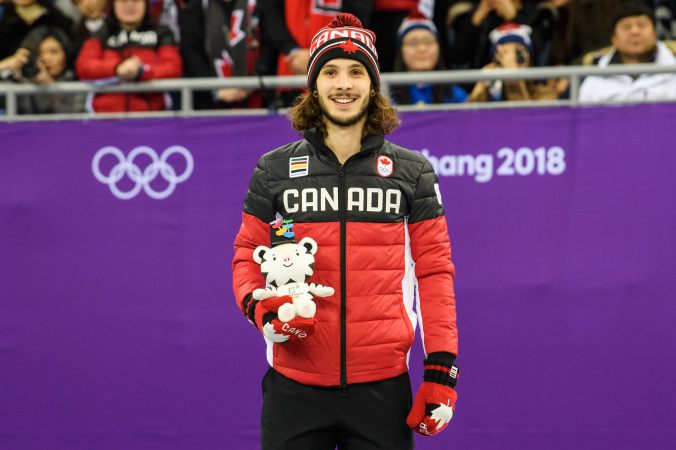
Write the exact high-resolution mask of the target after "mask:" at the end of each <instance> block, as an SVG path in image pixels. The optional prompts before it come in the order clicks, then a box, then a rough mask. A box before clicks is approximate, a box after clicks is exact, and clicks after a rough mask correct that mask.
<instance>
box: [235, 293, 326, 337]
mask: <svg viewBox="0 0 676 450" xmlns="http://www.w3.org/2000/svg"><path fill="white" fill-rule="evenodd" d="M248 300H249V301H248V302H246V303H245V304H246V307H247V317H248V318H249V321H250V322H251V323H253V324H254V325H256V328H258V329H259V330H260V331H261V332H262V333H263V335H265V337H266V338H268V339H270V340H271V341H272V342H276V343H283V342H287V341H289V340H291V341H296V342H297V341H300V340H302V339H305V338H306V337H309V336H311V335H312V334H313V333H314V331H315V325H316V323H317V320H316V319H304V318H302V317H296V318H294V319H291V320H290V321H288V322H282V321H280V320H279V317H278V316H277V311H278V310H279V307H280V306H282V305H284V304H292V303H293V299H292V298H291V296H290V295H284V296H282V297H271V298H267V299H265V300H254V299H253V298H252V297H249V298H248Z"/></svg>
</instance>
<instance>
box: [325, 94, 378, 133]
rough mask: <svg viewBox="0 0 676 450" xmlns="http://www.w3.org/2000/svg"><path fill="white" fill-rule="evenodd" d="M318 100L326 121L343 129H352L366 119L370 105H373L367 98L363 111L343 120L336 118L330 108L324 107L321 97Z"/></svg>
mask: <svg viewBox="0 0 676 450" xmlns="http://www.w3.org/2000/svg"><path fill="white" fill-rule="evenodd" d="M318 100H319V109H320V110H321V111H322V115H323V116H324V117H325V118H326V120H328V121H329V122H331V123H332V124H334V125H336V126H338V127H342V128H348V127H351V126H352V125H354V124H356V123H357V122H359V121H360V120H361V119H362V118H364V116H366V113H367V112H368V109H369V105H370V104H371V98H370V97H367V98H366V101H364V104H363V105H362V107H361V109H360V110H359V111H357V112H356V113H355V115H353V116H351V117H346V118H344V119H341V118H340V117H336V116H334V115H332V114H331V113H330V112H329V110H328V108H327V107H326V106H325V105H324V101H323V100H322V98H321V97H319V98H318Z"/></svg>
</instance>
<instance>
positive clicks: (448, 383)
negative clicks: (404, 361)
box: [406, 352, 458, 436]
mask: <svg viewBox="0 0 676 450" xmlns="http://www.w3.org/2000/svg"><path fill="white" fill-rule="evenodd" d="M454 359H455V357H454V356H453V355H452V354H450V353H442V352H439V353H431V354H430V355H429V356H428V357H427V359H426V360H425V373H424V375H423V379H424V381H423V384H422V385H421V386H420V389H419V390H418V394H417V395H416V396H415V400H413V407H412V408H411V412H410V413H409V414H408V417H407V418H406V424H407V425H408V426H409V427H411V428H413V430H414V431H416V432H418V433H420V434H422V435H426V436H432V435H435V434H437V433H438V432H440V431H441V430H443V429H444V428H446V425H448V422H450V421H451V419H452V418H453V412H454V407H455V400H456V399H457V398H458V394H457V393H456V392H455V390H453V388H454V387H455V383H456V382H457V379H458V367H457V366H456V365H454V364H453V361H454Z"/></svg>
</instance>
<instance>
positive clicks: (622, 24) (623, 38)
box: [612, 16, 657, 58]
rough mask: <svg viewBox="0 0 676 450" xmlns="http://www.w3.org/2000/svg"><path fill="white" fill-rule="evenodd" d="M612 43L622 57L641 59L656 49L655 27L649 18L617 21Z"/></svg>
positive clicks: (631, 17)
mask: <svg viewBox="0 0 676 450" xmlns="http://www.w3.org/2000/svg"><path fill="white" fill-rule="evenodd" d="M612 42H613V46H615V48H617V51H618V52H620V55H622V56H626V57H629V58H640V57H642V56H644V55H646V54H648V53H650V52H651V51H652V50H653V49H654V48H655V45H656V42H657V34H656V32H655V26H654V25H653V22H652V21H651V20H650V18H649V17H648V16H629V17H625V18H624V19H620V20H618V21H617V24H616V25H615V31H614V33H613V39H612Z"/></svg>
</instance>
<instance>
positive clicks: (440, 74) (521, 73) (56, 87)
mask: <svg viewBox="0 0 676 450" xmlns="http://www.w3.org/2000/svg"><path fill="white" fill-rule="evenodd" d="M658 73H676V66H658V65H655V64H632V65H614V66H610V67H604V68H599V67H597V66H565V67H533V68H527V69H493V70H452V71H436V72H416V73H415V74H413V73H405V72H402V73H384V74H382V79H381V91H382V92H383V93H384V94H386V95H388V94H389V93H390V91H391V87H392V86H396V85H406V84H413V83H433V84H438V83H471V82H477V81H492V80H546V79H552V78H568V79H569V80H570V88H569V89H570V99H562V100H551V101H519V102H508V101H503V102H489V103H462V104H438V105H425V106H424V107H422V108H421V107H420V106H418V105H399V106H397V108H398V109H399V110H400V111H409V110H414V111H420V110H440V109H468V108H469V109H477V108H496V107H501V108H504V107H526V106H529V107H532V106H561V105H572V106H576V105H579V104H580V102H579V98H578V97H579V95H578V94H579V87H580V84H581V82H582V79H583V78H584V77H585V76H588V75H602V76H612V75H641V74H658ZM305 83H306V79H305V77H304V76H302V75H298V76H287V77H277V76H262V77H256V76H251V77H232V78H180V79H166V80H155V81H149V82H137V83H120V84H113V85H99V84H97V83H96V82H66V83H64V82H62V83H54V84H51V85H35V84H29V83H26V84H18V83H2V84H0V96H4V97H5V115H4V116H3V115H0V121H13V120H46V119H47V120H48V119H64V118H67V119H71V118H90V119H91V118H119V117H167V116H169V117H177V116H178V117H192V116H214V115H242V114H245V115H265V114H271V113H277V112H279V111H277V110H269V109H228V110H195V109H194V107H193V102H192V93H193V92H195V91H209V90H213V89H219V88H226V87H230V88H233V87H239V88H244V89H274V88H303V87H305ZM171 91H173V92H180V98H181V107H180V109H179V110H177V111H155V112H128V113H119V114H94V113H84V114H83V113H74V114H58V115H44V114H41V115H19V114H17V96H18V95H25V94H49V93H57V92H58V93H80V92H86V93H91V92H95V93H110V92H171ZM608 103H609V102H603V104H608ZM619 103H627V102H619ZM280 111H282V110H280Z"/></svg>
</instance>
